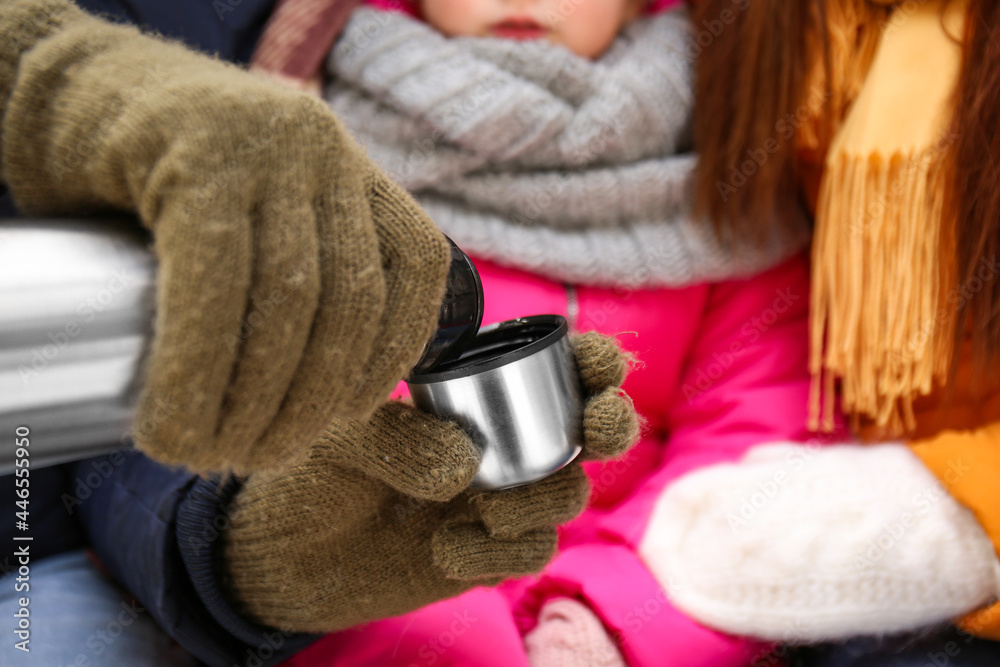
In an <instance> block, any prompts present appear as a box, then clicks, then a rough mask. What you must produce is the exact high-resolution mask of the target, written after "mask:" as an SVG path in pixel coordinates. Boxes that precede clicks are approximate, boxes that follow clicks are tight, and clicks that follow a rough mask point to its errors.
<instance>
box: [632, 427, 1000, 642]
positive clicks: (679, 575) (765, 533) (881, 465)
mask: <svg viewBox="0 0 1000 667" xmlns="http://www.w3.org/2000/svg"><path fill="white" fill-rule="evenodd" d="M640 555H641V556H642V558H643V560H644V561H645V562H646V565H647V566H648V567H649V569H650V571H652V572H653V574H654V575H655V576H656V577H657V579H659V580H660V581H661V582H662V583H664V585H666V584H667V583H668V582H669V583H670V585H671V586H670V588H669V590H670V591H671V600H672V601H673V602H674V603H675V604H676V605H677V606H678V607H679V608H680V609H682V610H683V611H684V612H685V613H687V614H690V615H691V616H692V618H695V619H696V620H698V621H700V622H702V623H704V624H706V625H709V626H711V627H713V628H716V629H719V630H722V631H724V632H729V633H733V634H739V635H750V636H754V637H760V638H763V639H771V640H776V641H785V642H793V643H808V642H815V641H826V640H838V639H846V638H848V637H852V636H855V635H873V634H874V635H882V634H892V633H897V632H905V631H912V630H916V629H919V628H921V627H923V626H927V625H932V624H938V623H944V622H947V621H950V620H952V619H954V618H956V617H957V616H959V615H960V614H963V613H966V612H969V611H971V610H973V609H976V608H978V607H981V606H982V605H984V604H986V603H987V602H989V601H990V600H992V599H994V598H995V597H996V596H997V595H998V594H1000V561H998V560H997V556H996V553H995V551H994V549H993V545H992V543H991V542H990V539H989V537H988V536H987V535H986V534H985V533H984V532H983V529H982V528H981V527H980V526H979V523H978V522H977V521H976V519H975V517H974V516H973V514H972V513H971V512H970V511H969V510H968V509H967V508H965V507H963V506H962V505H960V504H958V503H957V502H956V501H955V500H954V499H953V498H952V497H951V496H950V495H949V494H948V493H947V491H946V490H945V489H944V488H943V487H942V486H941V485H940V483H939V482H938V481H937V480H936V478H935V477H934V475H932V474H931V473H930V472H928V470H927V469H926V468H925V467H924V466H923V464H921V462H920V461H919V460H918V459H917V458H916V457H915V456H914V455H913V454H912V453H911V452H910V451H909V449H908V448H907V447H905V446H902V445H896V444H889V445H878V446H867V447H866V446H859V445H842V446H837V447H824V448H822V449H815V448H810V447H806V446H800V445H792V444H786V445H772V446H766V447H761V448H758V449H756V450H752V451H751V452H750V454H748V455H747V457H746V458H745V459H744V460H743V461H742V462H740V463H736V464H725V465H718V466H715V467H711V468H705V469H702V470H699V471H696V472H693V473H690V474H689V475H687V476H685V477H683V478H681V479H680V480H678V481H677V482H676V483H674V484H673V485H672V486H671V487H669V488H668V489H667V491H666V492H665V493H664V494H663V495H662V496H661V497H660V499H659V500H658V501H657V504H656V507H655V509H654V512H653V516H652V519H651V521H650V527H649V529H648V531H647V533H646V535H645V537H644V539H643V542H642V544H641V546H640Z"/></svg>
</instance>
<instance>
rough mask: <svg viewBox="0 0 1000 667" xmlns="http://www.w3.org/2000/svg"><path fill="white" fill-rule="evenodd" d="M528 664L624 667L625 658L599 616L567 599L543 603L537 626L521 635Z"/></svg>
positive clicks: (537, 666) (563, 666)
mask: <svg viewBox="0 0 1000 667" xmlns="http://www.w3.org/2000/svg"><path fill="white" fill-rule="evenodd" d="M524 649H525V652H526V653H527V654H528V662H529V663H530V664H531V667H578V666H580V665H587V666H588V667H625V659H624V658H623V657H622V654H621V651H619V650H618V646H617V645H616V644H615V641H614V640H613V639H612V638H611V636H610V635H609V634H608V631H607V630H605V629H604V625H603V624H602V623H601V619H599V618H597V616H595V615H594V612H592V611H590V609H588V608H587V606H586V605H584V604H582V603H580V602H577V601H576V600H571V599H569V598H557V599H555V600H552V601H551V602H547V603H546V604H545V606H544V607H542V610H541V611H540V612H539V614H538V625H537V626H536V627H535V629H534V630H532V631H531V632H529V633H528V634H527V635H526V636H525V637H524Z"/></svg>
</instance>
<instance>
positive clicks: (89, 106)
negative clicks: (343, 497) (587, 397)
mask: <svg viewBox="0 0 1000 667" xmlns="http://www.w3.org/2000/svg"><path fill="white" fill-rule="evenodd" d="M0 34H2V35H3V39H2V40H0V113H2V118H0V120H2V129H0V168H2V172H0V178H2V180H3V181H5V182H6V183H7V185H8V186H9V187H10V190H11V192H12V193H13V195H14V197H15V199H16V200H17V202H18V204H19V205H20V206H21V207H22V208H23V209H24V210H25V211H27V212H29V213H38V214H53V213H57V214H58V213H74V214H75V213H80V212H83V211H87V210H95V209H104V208H114V209H124V210H128V211H132V212H135V213H137V214H138V215H139V217H140V219H141V222H142V224H143V225H144V226H145V227H147V228H148V229H149V230H150V231H151V232H152V233H153V236H154V242H155V246H154V251H155V254H156V257H157V259H158V262H159V268H158V275H157V294H156V320H155V328H154V337H153V341H152V345H151V350H150V353H149V355H148V358H147V360H146V363H145V369H144V376H143V377H144V382H143V383H142V385H141V394H140V396H139V399H138V410H137V415H136V424H137V428H136V429H135V435H136V444H137V445H138V447H139V448H140V449H142V450H143V451H145V452H146V453H147V454H149V455H150V456H152V457H153V458H156V459H158V460H160V461H163V462H167V463H178V464H185V465H187V466H189V467H190V468H192V469H195V470H216V469H226V468H232V469H234V470H236V471H237V472H241V473H245V472H250V471H253V470H258V469H263V468H270V467H273V466H275V465H276V464H285V463H287V464H291V463H292V462H294V461H295V460H297V457H298V459H300V458H301V456H302V455H304V453H305V451H306V450H307V449H308V447H309V446H311V445H312V444H313V443H314V442H315V441H316V439H317V437H319V434H320V433H321V432H322V430H323V428H325V427H326V426H327V425H328V424H329V423H330V420H331V419H332V418H334V417H344V418H365V417H367V416H369V415H370V414H371V413H372V411H373V410H374V409H375V407H376V406H378V405H379V404H381V403H382V402H384V401H385V400H386V398H387V397H388V395H389V392H390V391H391V390H392V388H393V387H394V386H395V385H396V383H397V382H398V381H399V380H400V379H401V378H403V377H404V376H405V375H406V374H407V372H408V371H409V369H410V367H411V366H412V365H413V364H414V363H415V362H416V361H417V359H418V358H419V356H420V353H421V351H422V349H423V346H424V344H425V343H426V341H427V340H428V339H429V338H430V336H431V334H432V333H433V331H434V328H435V326H436V320H437V311H438V308H439V306H440V302H441V298H442V296H443V292H444V284H445V277H446V275H447V269H448V261H449V251H448V246H447V243H446V241H445V239H444V237H443V236H442V235H441V234H440V232H438V231H437V229H436V228H435V226H434V224H433V223H432V222H431V221H430V220H429V219H428V218H427V217H426V216H425V215H424V214H423V213H422V211H421V210H420V209H419V208H418V206H417V205H416V204H415V203H414V202H413V201H412V199H411V198H410V197H409V196H408V195H407V194H406V193H405V192H403V191H402V190H401V189H399V188H398V187H396V186H395V185H393V184H392V183H391V182H390V181H389V180H388V179H387V178H386V177H385V176H383V174H382V173H381V172H380V171H378V169H377V168H376V167H375V166H374V165H373V163H372V162H371V161H370V160H369V159H368V158H367V157H366V156H365V155H364V153H363V151H362V150H361V149H360V148H359V147H358V146H357V145H356V144H355V143H354V141H353V140H352V139H350V138H349V136H348V135H347V133H346V131H345V130H344V129H343V127H342V126H341V124H340V123H339V121H338V120H337V119H336V118H335V117H334V116H333V115H332V114H331V112H330V111H329V110H328V109H327V108H326V106H325V105H324V104H323V103H322V102H321V101H319V100H316V99H313V98H312V97H311V96H310V95H308V94H305V93H300V92H296V91H293V90H290V89H288V88H286V87H284V86H281V85H278V84H275V83H271V82H268V81H264V80H262V79H259V78H257V77H256V76H253V75H250V74H248V73H246V72H244V71H243V70H240V69H239V68H236V67H233V66H229V65H226V64H223V63H221V62H218V61H215V60H212V59H210V58H208V57H205V56H201V55H198V54H195V53H193V52H191V51H189V50H187V49H185V48H183V47H181V46H180V45H177V44H172V43H168V42H166V41H163V40H160V39H154V38H152V37H149V36H145V35H142V34H141V33H140V32H139V31H137V30H135V29H132V28H126V27H120V26H113V25H111V24H108V23H106V22H104V21H100V20H98V19H96V18H93V17H91V16H89V15H87V14H86V13H84V12H82V11H80V10H79V9H78V8H76V7H75V6H74V5H72V4H70V3H68V2H66V1H65V0H4V2H3V9H2V11H0Z"/></svg>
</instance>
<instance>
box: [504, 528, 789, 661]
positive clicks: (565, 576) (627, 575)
mask: <svg viewBox="0 0 1000 667" xmlns="http://www.w3.org/2000/svg"><path fill="white" fill-rule="evenodd" d="M601 572H614V576H613V577H610V576H608V577H605V576H600V575H599V574H598V573H601ZM595 575H596V576H595ZM556 597H570V598H574V599H576V600H580V601H582V602H584V603H586V604H587V605H588V606H589V607H590V608H591V609H592V610H593V612H594V613H595V614H596V615H597V616H598V618H600V619H601V621H602V622H603V623H604V626H605V627H606V628H607V630H608V632H609V633H611V636H612V637H614V638H615V640H616V641H617V642H618V645H619V648H620V649H621V651H622V654H623V656H624V657H625V660H626V662H627V663H628V664H629V665H632V666H633V667H643V666H646V665H649V666H651V667H652V666H654V665H687V664H690V661H691V660H692V656H697V661H698V664H711V665H713V666H714V667H741V666H742V665H747V664H756V663H755V662H754V661H755V660H760V659H761V658H763V657H764V656H766V655H768V654H769V652H770V650H771V646H770V645H768V644H761V643H758V642H754V641H752V640H749V639H745V638H740V637H733V636H730V635H725V634H722V633H720V632H716V631H715V630H711V629H709V628H706V627H704V626H702V625H699V624H698V623H697V622H695V621H694V620H692V619H690V618H688V617H687V616H685V615H684V614H683V613H682V612H680V611H679V610H678V609H676V608H675V607H674V606H673V605H672V604H671V603H670V601H669V599H668V598H667V594H666V592H665V591H664V590H663V589H662V588H661V587H660V585H659V584H658V583H657V581H656V579H654V578H653V575H652V574H650V572H649V570H648V569H646V567H645V565H643V564H642V562H641V561H640V560H639V558H638V557H637V556H636V555H635V554H634V553H632V552H631V551H630V550H629V549H628V548H627V547H625V546H621V545H586V546H580V547H575V548H570V549H567V550H566V551H564V552H563V553H561V554H560V555H559V556H557V557H556V559H555V560H554V561H553V562H552V563H551V564H550V565H549V567H548V568H547V569H546V571H545V573H544V574H543V575H542V576H541V577H540V578H539V579H538V580H537V581H536V582H535V583H534V584H533V585H532V586H531V587H530V588H529V589H528V590H527V591H526V593H525V594H524V595H523V597H522V598H521V599H520V600H519V601H518V603H517V604H516V605H515V608H514V609H515V615H516V618H517V621H518V625H519V627H520V629H521V632H522V633H526V632H528V631H530V630H531V629H532V628H533V627H534V625H535V624H536V619H537V617H538V612H539V611H540V610H541V608H542V606H543V605H544V604H545V602H546V601H548V600H550V599H552V598H556ZM665 638H669V639H665Z"/></svg>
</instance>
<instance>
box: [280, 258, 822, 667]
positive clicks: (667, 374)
mask: <svg viewBox="0 0 1000 667" xmlns="http://www.w3.org/2000/svg"><path fill="white" fill-rule="evenodd" d="M476 264H477V266H478V268H479V271H480V273H481V275H482V279H483V287H484V292H485V298H486V313H485V318H484V324H487V323H490V322H496V321H500V320H505V319H511V318H514V317H518V316H525V315H535V314H543V313H558V314H561V315H564V316H568V305H569V299H568V293H567V290H566V287H565V286H563V285H561V284H559V283H556V282H553V281H550V280H546V279H544V278H540V277H538V276H535V275H532V274H528V273H524V272H521V271H517V270H512V269H507V268H502V267H499V266H497V265H495V264H491V263H488V262H484V261H477V262H476ZM577 301H578V304H579V312H578V314H577V315H576V317H575V320H574V321H571V324H572V325H573V326H574V327H575V329H576V330H578V331H587V330H596V331H599V332H601V333H604V334H610V335H615V336H617V337H618V340H619V341H620V342H621V343H622V345H623V346H624V347H625V348H626V349H627V350H629V351H630V352H632V353H634V354H635V355H636V356H637V357H638V359H639V360H640V363H639V365H638V367H637V368H636V369H635V370H634V371H633V372H632V373H631V374H630V375H629V377H628V379H627V381H626V384H625V389H626V390H627V392H628V393H629V395H631V396H632V398H633V399H634V400H635V405H636V408H637V409H638V410H639V412H640V413H641V414H642V415H643V417H644V418H645V419H646V426H645V430H644V434H643V437H642V439H641V441H640V442H639V444H638V445H636V447H635V448H634V449H633V450H631V451H630V452H629V453H628V454H627V455H626V456H625V457H623V458H622V459H619V460H616V461H611V462H606V463H587V464H584V465H585V468H586V470H587V473H588V474H589V475H590V478H591V480H592V482H593V495H592V497H591V501H590V505H589V507H588V509H587V510H586V511H585V512H584V513H583V514H582V515H581V516H580V517H579V518H578V519H576V520H575V521H573V522H571V523H569V524H567V525H565V526H564V527H562V529H561V532H560V548H559V552H558V554H557V555H556V557H555V558H554V559H553V561H552V562H551V563H550V564H549V566H548V567H547V568H546V569H545V570H544V572H542V574H541V575H539V576H537V577H531V578H527V579H520V580H514V581H510V582H507V583H505V584H503V585H501V586H500V587H498V588H494V589H483V588H479V589H475V590H473V591H470V592H469V593H466V594H464V595H461V596H459V597H457V598H454V599H451V600H446V601H444V602H440V603H437V604H434V605H431V606H428V607H425V608H423V609H421V610H418V611H415V612H412V613H409V614H406V615H403V616H400V617H397V618H391V619H388V620H383V621H378V622H375V623H371V624H368V625H365V626H361V627H358V628H355V629H351V630H347V631H344V632H340V633H336V634H332V635H328V636H327V637H324V638H323V639H321V640H320V641H319V642H317V643H316V644H315V645H313V646H312V647H311V648H310V649H308V650H306V651H304V652H303V653H300V654H299V655H298V656H296V657H295V658H293V659H292V660H290V661H289V662H287V663H286V665H289V666H294V667H307V666H308V667H315V666H316V665H330V666H334V665H336V666H337V667H343V666H355V665H366V666H367V665H379V666H383V665H399V666H401V667H431V666H432V665H437V666H440V665H463V666H464V665H468V666H470V667H471V666H475V667H488V666H493V665H495V666H497V667H519V666H526V665H527V659H526V657H525V653H524V649H523V647H522V636H523V634H524V633H526V632H528V631H529V630H530V629H531V628H532V627H533V625H534V623H535V618H536V615H537V612H538V610H539V609H540V607H541V606H542V604H544V602H545V601H546V600H548V599H551V598H553V597H558V596H568V597H571V598H575V599H577V600H580V601H583V602H585V603H586V604H587V605H589V606H590V608H591V609H592V610H593V611H594V612H595V613H596V614H597V616H598V617H600V619H601V620H602V621H603V622H604V624H605V626H606V627H607V628H608V630H609V632H610V633H611V634H612V636H613V637H615V638H616V639H618V640H619V643H620V648H621V650H622V653H623V655H624V657H625V659H626V660H627V662H628V663H629V664H630V665H633V666H634V667H646V666H648V667H663V666H668V667H695V666H697V667H738V666H746V665H750V664H751V663H752V662H754V660H755V658H758V657H759V656H760V655H761V654H762V652H763V650H765V647H763V646H762V645H760V644H757V643H755V642H753V641H751V640H747V639H742V638H736V637H731V636H727V635H723V634H720V633H718V632H715V631H713V630H710V629H708V628H705V627H703V626H701V625H699V624H698V623H696V622H694V621H693V620H691V619H689V618H687V617H686V616H685V615H684V614H683V613H681V612H680V611H678V610H677V609H675V608H674V607H673V606H672V605H671V603H670V600H669V595H668V593H667V589H668V588H669V582H658V581H657V580H656V579H655V578H654V577H653V576H652V575H651V574H650V572H649V570H648V569H647V568H646V566H645V565H644V564H643V562H642V560H641V559H640V558H639V556H638V555H637V548H638V545H639V543H640V541H641V539H642V536H643V533H644V531H645V529H646V526H647V523H648V521H649V517H650V513H651V511H652V508H653V505H654V503H655V501H656V499H657V498H658V497H659V495H660V494H661V493H662V492H663V490H664V489H665V488H666V487H667V486H668V485H669V484H670V483H671V482H672V481H673V480H674V479H676V478H678V477H679V476H681V475H683V474H684V473H686V472H688V471H690V470H693V469H696V468H701V467H703V466H707V465H712V464H715V463H719V462H723V461H732V460H734V459H738V458H740V456H741V455H742V454H743V453H744V452H745V451H746V450H747V449H748V448H749V447H751V446H753V445H756V444H760V443H765V442H771V441H780V440H805V439H806V438H807V437H808V433H807V431H806V409H807V404H808V401H807V397H808V391H809V376H808V373H807V368H806V358H807V341H808V337H807V313H808V303H807V302H808V269H807V262H806V259H805V257H804V256H798V257H796V258H794V259H792V260H789V261H787V262H785V263H784V264H782V265H780V266H778V267H776V268H774V269H772V270H770V271H768V272H766V273H763V274H761V275H758V276H756V277H754V278H751V279H746V280H733V281H729V282H724V283H720V284H714V285H698V286H694V287H688V288H685V289H657V290H632V291H630V290H622V289H617V290H616V289H596V288H590V287H578V288H577ZM762 664H774V663H773V662H765V663H762Z"/></svg>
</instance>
